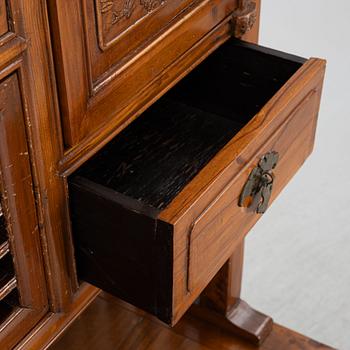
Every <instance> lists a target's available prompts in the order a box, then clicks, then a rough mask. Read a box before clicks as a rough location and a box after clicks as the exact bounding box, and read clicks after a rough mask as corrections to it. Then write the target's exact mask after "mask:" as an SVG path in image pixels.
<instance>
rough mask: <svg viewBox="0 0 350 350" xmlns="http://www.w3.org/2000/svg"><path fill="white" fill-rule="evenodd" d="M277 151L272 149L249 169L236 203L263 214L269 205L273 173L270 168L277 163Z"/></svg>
mask: <svg viewBox="0 0 350 350" xmlns="http://www.w3.org/2000/svg"><path fill="white" fill-rule="evenodd" d="M278 158H279V154H278V152H275V151H272V152H268V153H266V154H265V155H263V156H262V157H261V159H260V161H259V164H258V165H257V166H256V167H255V168H254V169H253V170H252V171H251V173H250V175H249V177H248V180H247V182H246V183H245V185H244V187H243V190H242V193H241V195H240V197H239V201H238V205H239V206H240V207H247V208H249V209H251V210H252V211H256V212H257V213H258V214H263V213H265V211H266V210H267V207H268V205H269V201H270V197H271V192H272V187H273V182H274V178H275V175H274V174H273V172H272V170H273V169H274V168H275V167H276V165H277V163H278Z"/></svg>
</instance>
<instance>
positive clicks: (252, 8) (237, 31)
mask: <svg viewBox="0 0 350 350" xmlns="http://www.w3.org/2000/svg"><path fill="white" fill-rule="evenodd" d="M232 17H233V18H232V34H233V35H234V36H235V37H236V38H241V37H242V36H243V35H245V34H246V33H248V32H249V31H250V30H251V29H252V27H253V25H254V23H255V21H256V18H257V13H256V3H255V1H253V0H239V5H238V9H237V10H236V11H234V12H233V16H232Z"/></svg>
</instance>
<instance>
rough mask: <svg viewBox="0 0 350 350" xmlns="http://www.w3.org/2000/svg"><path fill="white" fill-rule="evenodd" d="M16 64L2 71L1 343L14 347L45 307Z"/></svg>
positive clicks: (0, 163) (18, 66)
mask: <svg viewBox="0 0 350 350" xmlns="http://www.w3.org/2000/svg"><path fill="white" fill-rule="evenodd" d="M14 69H15V70H14ZM20 69H21V63H20V61H17V62H13V63H12V66H11V67H10V68H5V69H4V70H3V71H0V79H1V78H2V79H1V80H0V203H1V215H0V221H1V227H0V323H1V325H0V328H1V332H0V349H12V348H13V346H14V345H15V344H16V343H17V342H18V341H19V340H20V339H21V338H22V337H23V336H24V335H25V334H26V333H27V332H29V330H30V329H32V328H33V326H34V325H35V324H36V323H37V322H38V321H39V320H40V319H41V317H43V315H44V314H45V313H46V311H47V307H48V306H47V296H46V284H45V277H44V268H43V262H42V257H41V245H40V237H39V227H38V221H37V212H36V207H35V199H34V193H33V182H32V170H31V165H30V154H29V149H28V146H27V134H26V128H25V112H24V107H23V100H24V96H23V94H22V92H23V91H24V90H23V89H22V86H21V84H20V79H19V74H20V73H19V72H20ZM12 70H14V71H12ZM3 75H5V76H4V77H3Z"/></svg>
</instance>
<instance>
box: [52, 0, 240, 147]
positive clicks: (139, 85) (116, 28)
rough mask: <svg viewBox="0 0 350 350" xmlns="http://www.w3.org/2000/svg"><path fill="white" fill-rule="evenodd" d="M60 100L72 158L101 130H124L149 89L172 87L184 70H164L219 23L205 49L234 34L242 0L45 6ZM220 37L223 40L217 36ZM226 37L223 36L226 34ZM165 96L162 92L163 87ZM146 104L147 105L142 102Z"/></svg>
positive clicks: (95, 0)
mask: <svg viewBox="0 0 350 350" xmlns="http://www.w3.org/2000/svg"><path fill="white" fill-rule="evenodd" d="M48 4H49V11H50V19H51V23H50V25H51V28H52V33H53V38H52V42H53V45H54V57H55V60H56V70H57V71H56V73H57V82H58V86H59V93H60V96H59V100H60V104H61V108H60V111H61V114H62V115H61V117H62V123H63V133H64V140H65V144H66V146H67V151H68V152H69V150H70V149H72V148H73V147H72V146H77V145H78V144H81V142H86V144H91V138H94V137H95V135H98V134H99V133H100V130H99V129H101V128H105V127H106V126H107V124H108V125H110V127H111V125H112V124H113V126H112V127H111V128H114V129H116V128H117V127H124V126H125V125H126V124H127V123H128V122H130V121H131V120H132V118H135V115H133V116H127V114H128V113H129V114H130V110H129V108H130V107H129V106H134V108H135V104H137V103H138V104H139V108H141V107H142V103H141V102H139V101H140V98H139V95H140V94H143V93H144V92H145V91H148V92H147V93H148V94H149V98H148V99H149V100H151V99H152V98H155V96H156V95H157V94H159V93H160V90H161V89H160V87H159V88H158V90H157V87H156V89H153V90H147V86H149V85H150V84H151V83H152V84H155V85H156V86H157V85H158V86H159V85H160V84H158V83H156V80H159V82H161V80H162V78H161V77H162V76H163V77H164V78H165V79H169V83H171V81H174V80H175V79H177V78H178V76H179V75H180V74H181V73H182V72H183V71H184V70H185V69H189V67H191V66H192V65H193V64H194V63H195V62H198V61H200V60H201V59H202V58H201V57H197V56H195V55H194V56H193V58H192V62H190V61H191V60H190V59H188V60H187V63H188V65H187V66H186V67H183V66H181V65H180V64H179V65H177V66H176V67H177V68H176V69H175V68H174V69H173V72H172V77H169V76H167V74H168V73H166V70H167V69H168V68H169V69H170V67H173V66H175V65H176V61H177V60H180V59H181V57H182V56H183V55H184V54H185V52H186V51H188V50H190V49H191V48H192V47H193V46H194V45H196V43H198V42H199V41H200V40H201V39H203V38H204V37H205V36H206V35H207V34H208V33H209V32H210V31H213V30H214V28H215V27H216V26H218V25H219V24H220V23H221V25H222V28H224V29H222V30H218V33H217V35H214V37H215V38H216V39H215V38H213V40H212V41H211V43H210V44H209V43H208V50H210V49H211V47H214V46H216V45H218V43H220V42H222V41H223V40H224V39H223V37H224V36H226V35H227V33H228V32H229V31H230V26H229V23H228V22H229V20H230V19H231V17H230V15H231V14H232V12H233V11H234V10H235V9H236V8H237V0H171V1H170V0H86V1H82V0H71V1H69V2H68V1H66V0H48ZM219 32H220V34H219ZM224 32H225V34H224ZM163 89H164V88H163ZM143 103H144V102H143Z"/></svg>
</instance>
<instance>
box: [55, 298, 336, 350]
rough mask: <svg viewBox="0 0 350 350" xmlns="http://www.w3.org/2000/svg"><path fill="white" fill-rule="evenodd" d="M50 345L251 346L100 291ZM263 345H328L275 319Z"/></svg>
mask: <svg viewBox="0 0 350 350" xmlns="http://www.w3.org/2000/svg"><path fill="white" fill-rule="evenodd" d="M49 349H50V350H71V349H72V350H73V349H86V350H95V349H103V350H112V349H113V350H114V349H115V350H117V349H118V350H120V349H123V350H129V349H130V350H135V349H137V350H143V349H155V350H158V349H167V350H178V349H181V350H185V349H186V350H187V349H188V350H197V349H198V350H218V349H220V350H253V349H257V347H256V346H254V345H251V344H249V343H248V342H245V341H244V340H242V339H240V338H239V337H236V336H234V335H232V334H231V333H229V332H227V331H226V330H224V329H221V328H219V327H212V326H211V324H210V323H207V322H205V321H203V320H200V319H199V318H196V317H194V316H193V313H192V314H186V315H185V316H184V318H183V319H182V320H181V321H180V322H179V324H178V325H177V326H176V327H175V328H173V329H169V328H168V327H166V326H164V325H163V324H161V323H159V322H158V321H157V320H155V319H153V318H150V317H149V316H147V315H145V314H144V313H142V312H141V311H140V310H138V309H135V308H133V307H131V306H130V305H127V304H124V303H121V302H119V301H118V300H116V299H113V298H111V297H109V296H106V295H102V296H100V297H98V298H97V299H96V300H95V301H94V303H92V304H91V305H90V306H89V308H88V309H87V310H86V311H85V312H84V313H83V314H82V315H81V316H80V317H79V318H78V319H77V320H76V322H75V323H74V324H72V326H71V327H70V328H69V329H68V330H67V331H66V332H65V334H63V335H62V337H61V338H60V339H58V340H57V342H56V343H55V344H53V345H52V346H51V347H50V348H49ZM259 349H261V350H277V349H283V350H296V349H299V350H313V349H315V350H316V349H317V350H321V349H324V350H326V349H331V348H330V347H328V346H326V345H323V344H320V343H318V342H316V341H314V340H312V339H310V338H307V337H305V336H303V335H301V334H298V333H295V332H293V331H291V330H289V329H286V328H284V327H281V326H279V325H276V324H275V325H274V326H273V330H272V333H271V335H270V337H269V338H268V339H267V340H266V342H265V343H264V344H263V345H262V346H261V347H259Z"/></svg>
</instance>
